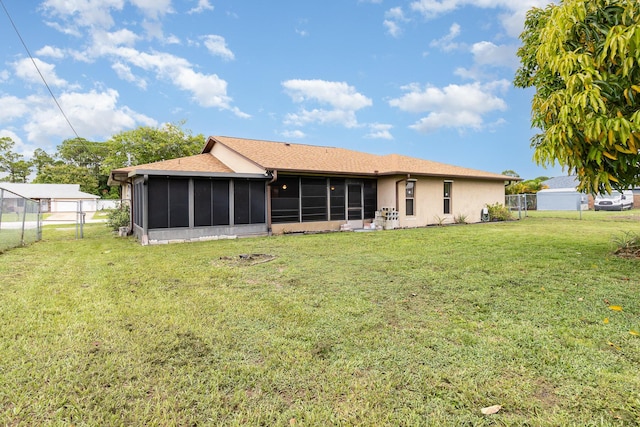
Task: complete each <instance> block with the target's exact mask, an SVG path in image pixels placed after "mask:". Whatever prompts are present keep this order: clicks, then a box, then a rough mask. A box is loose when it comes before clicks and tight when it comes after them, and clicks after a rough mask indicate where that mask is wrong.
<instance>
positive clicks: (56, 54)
mask: <svg viewBox="0 0 640 427" xmlns="http://www.w3.org/2000/svg"><path fill="white" fill-rule="evenodd" d="M36 55H38V56H48V57H50V58H55V59H62V58H64V51H63V50H62V49H60V48H57V47H53V46H49V45H47V46H45V47H43V48H41V49H38V50H37V51H36Z"/></svg>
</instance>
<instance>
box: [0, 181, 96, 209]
mask: <svg viewBox="0 0 640 427" xmlns="http://www.w3.org/2000/svg"><path fill="white" fill-rule="evenodd" d="M0 188H3V189H5V190H7V191H10V192H12V193H15V194H18V195H20V196H22V197H25V198H27V199H33V200H39V201H40V204H41V209H42V211H43V212H77V211H78V210H80V206H81V207H82V209H81V210H82V211H85V212H86V211H89V212H91V211H96V210H98V209H97V201H98V199H99V197H98V196H96V195H95V194H89V193H85V192H83V191H80V184H22V183H9V182H1V183H0Z"/></svg>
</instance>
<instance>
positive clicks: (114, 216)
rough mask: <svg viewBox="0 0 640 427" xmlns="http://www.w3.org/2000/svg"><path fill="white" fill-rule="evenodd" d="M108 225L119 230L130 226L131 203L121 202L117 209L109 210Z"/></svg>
mask: <svg viewBox="0 0 640 427" xmlns="http://www.w3.org/2000/svg"><path fill="white" fill-rule="evenodd" d="M107 227H109V228H111V229H112V230H113V231H118V229H119V228H120V227H129V205H127V204H125V203H121V204H120V206H119V207H118V208H117V209H113V210H112V211H110V212H109V215H108V217H107Z"/></svg>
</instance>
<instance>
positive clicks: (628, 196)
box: [593, 190, 633, 211]
mask: <svg viewBox="0 0 640 427" xmlns="http://www.w3.org/2000/svg"><path fill="white" fill-rule="evenodd" d="M593 208H594V209H595V210H597V211H622V210H624V209H631V208H633V192H632V191H631V190H624V191H623V192H622V193H620V192H619V191H615V190H614V191H612V192H611V194H602V195H597V196H596V200H595V202H594V204H593Z"/></svg>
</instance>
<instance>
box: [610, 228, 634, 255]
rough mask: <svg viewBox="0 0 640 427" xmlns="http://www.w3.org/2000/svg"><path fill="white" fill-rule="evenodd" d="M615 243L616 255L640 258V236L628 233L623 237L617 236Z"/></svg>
mask: <svg viewBox="0 0 640 427" xmlns="http://www.w3.org/2000/svg"><path fill="white" fill-rule="evenodd" d="M613 243H614V244H615V245H616V249H615V250H614V251H613V253H614V254H616V255H620V256H624V257H633V258H638V257H640V234H637V233H633V232H631V231H626V232H624V233H622V235H619V236H615V237H614V238H613Z"/></svg>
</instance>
